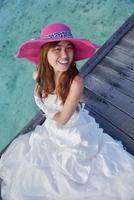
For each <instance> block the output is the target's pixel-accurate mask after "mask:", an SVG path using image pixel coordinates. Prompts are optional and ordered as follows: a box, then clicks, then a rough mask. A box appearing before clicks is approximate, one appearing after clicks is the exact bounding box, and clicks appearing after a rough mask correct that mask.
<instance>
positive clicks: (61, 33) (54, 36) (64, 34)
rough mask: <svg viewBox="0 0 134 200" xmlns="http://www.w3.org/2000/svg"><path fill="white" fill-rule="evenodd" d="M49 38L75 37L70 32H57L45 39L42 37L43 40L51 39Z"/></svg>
mask: <svg viewBox="0 0 134 200" xmlns="http://www.w3.org/2000/svg"><path fill="white" fill-rule="evenodd" d="M49 38H73V35H72V33H71V32H70V31H62V32H56V33H51V34H48V35H46V36H45V37H41V39H49Z"/></svg>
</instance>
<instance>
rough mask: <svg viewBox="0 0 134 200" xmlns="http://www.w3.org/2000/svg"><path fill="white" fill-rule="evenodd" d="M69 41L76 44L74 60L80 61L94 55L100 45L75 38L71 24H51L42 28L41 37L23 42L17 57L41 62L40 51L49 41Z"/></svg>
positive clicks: (35, 62) (37, 62)
mask: <svg viewBox="0 0 134 200" xmlns="http://www.w3.org/2000/svg"><path fill="white" fill-rule="evenodd" d="M63 40H64V41H69V42H71V43H72V44H73V46H74V60H75V61H79V60H83V59H86V58H90V57H92V55H93V54H94V53H95V51H96V49H97V48H99V47H100V45H97V44H94V43H93V42H91V41H90V40H87V39H82V38H74V37H73V35H72V33H71V30H70V28H69V26H67V25H65V24H61V23H55V24H49V25H47V26H46V27H44V28H43V29H42V30H41V35H40V37H39V38H35V39H30V40H28V41H26V42H24V43H22V44H21V46H20V47H19V51H18V54H17V55H16V57H17V58H26V59H27V60H29V61H31V62H32V63H34V64H39V53H40V48H41V46H42V45H44V44H46V43H49V42H56V41H63Z"/></svg>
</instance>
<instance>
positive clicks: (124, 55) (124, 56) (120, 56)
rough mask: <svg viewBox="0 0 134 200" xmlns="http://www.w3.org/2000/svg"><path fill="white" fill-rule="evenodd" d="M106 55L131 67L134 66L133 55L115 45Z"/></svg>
mask: <svg viewBox="0 0 134 200" xmlns="http://www.w3.org/2000/svg"><path fill="white" fill-rule="evenodd" d="M108 56H109V57H111V58H113V59H116V60H118V61H120V62H122V63H124V64H126V65H129V66H132V67H133V66H134V55H133V54H130V53H128V52H124V51H121V50H119V49H118V48H116V47H115V48H114V49H112V51H111V52H110V53H109V54H108Z"/></svg>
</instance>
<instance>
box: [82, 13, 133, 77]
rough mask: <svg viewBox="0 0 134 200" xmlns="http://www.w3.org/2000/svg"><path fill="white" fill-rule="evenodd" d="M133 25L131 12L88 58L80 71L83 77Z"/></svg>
mask: <svg viewBox="0 0 134 200" xmlns="http://www.w3.org/2000/svg"><path fill="white" fill-rule="evenodd" d="M133 26H134V14H132V15H131V16H130V17H129V18H128V19H127V20H126V21H125V22H124V24H123V25H122V26H121V27H119V29H118V30H117V31H116V32H115V33H114V34H113V35H112V36H111V37H110V38H109V40H107V41H106V42H105V43H104V44H103V46H102V47H101V48H100V49H99V50H98V51H97V52H96V54H95V55H94V56H93V57H92V58H91V59H89V60H88V61H87V62H86V63H85V64H84V65H83V67H82V68H81V69H80V72H81V74H82V76H83V77H85V76H87V75H88V73H90V72H91V71H92V70H93V69H94V68H95V67H96V65H97V64H98V63H99V62H100V61H101V60H102V59H103V58H104V57H105V56H106V55H107V54H108V53H109V52H110V51H111V50H112V49H113V47H114V46H115V45H116V44H117V43H118V42H119V41H120V40H121V39H122V38H123V37H124V36H125V35H126V34H127V33H128V32H129V31H131V29H132V28H133Z"/></svg>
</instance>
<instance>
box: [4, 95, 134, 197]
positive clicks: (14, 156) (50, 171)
mask: <svg viewBox="0 0 134 200" xmlns="http://www.w3.org/2000/svg"><path fill="white" fill-rule="evenodd" d="M35 101H36V103H37V105H38V106H39V107H40V108H41V109H42V110H43V111H44V112H46V116H47V119H46V121H45V122H44V123H43V124H42V125H41V126H37V127H36V128H35V130H34V131H33V132H29V133H27V134H26V135H21V136H19V137H18V138H17V139H15V140H14V141H13V142H12V144H11V145H10V146H9V147H8V149H7V150H6V152H5V153H4V154H3V156H2V158H1V160H0V177H1V178H2V179H3V182H2V197H3V200H18V199H19V200H34V199H36V200H81V199H83V200H89V199H92V200H133V199H134V190H133V185H134V157H133V156H132V155H130V154H129V153H128V152H126V151H125V150H124V149H123V146H122V144H121V143H120V142H117V141H115V140H114V139H112V138H111V137H110V136H109V135H107V134H106V133H104V132H103V129H101V128H99V124H97V123H96V122H95V119H94V118H93V117H91V116H90V115H88V111H87V110H85V109H84V107H83V108H82V109H81V110H80V111H79V112H78V111H75V112H74V114H73V115H72V117H71V119H70V120H69V121H68V122H67V123H66V124H65V125H61V124H59V123H57V122H55V121H54V120H53V119H52V118H51V117H49V114H48V115H47V113H48V112H49V110H51V111H50V112H51V116H52V115H53V114H54V113H55V112H58V111H61V110H62V105H61V102H60V101H59V100H58V99H57V98H56V96H55V95H49V96H48V98H47V99H45V100H44V101H43V102H42V101H40V99H39V98H38V99H37V98H36V97H35ZM44 108H45V109H44ZM50 108H51V109H50Z"/></svg>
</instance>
